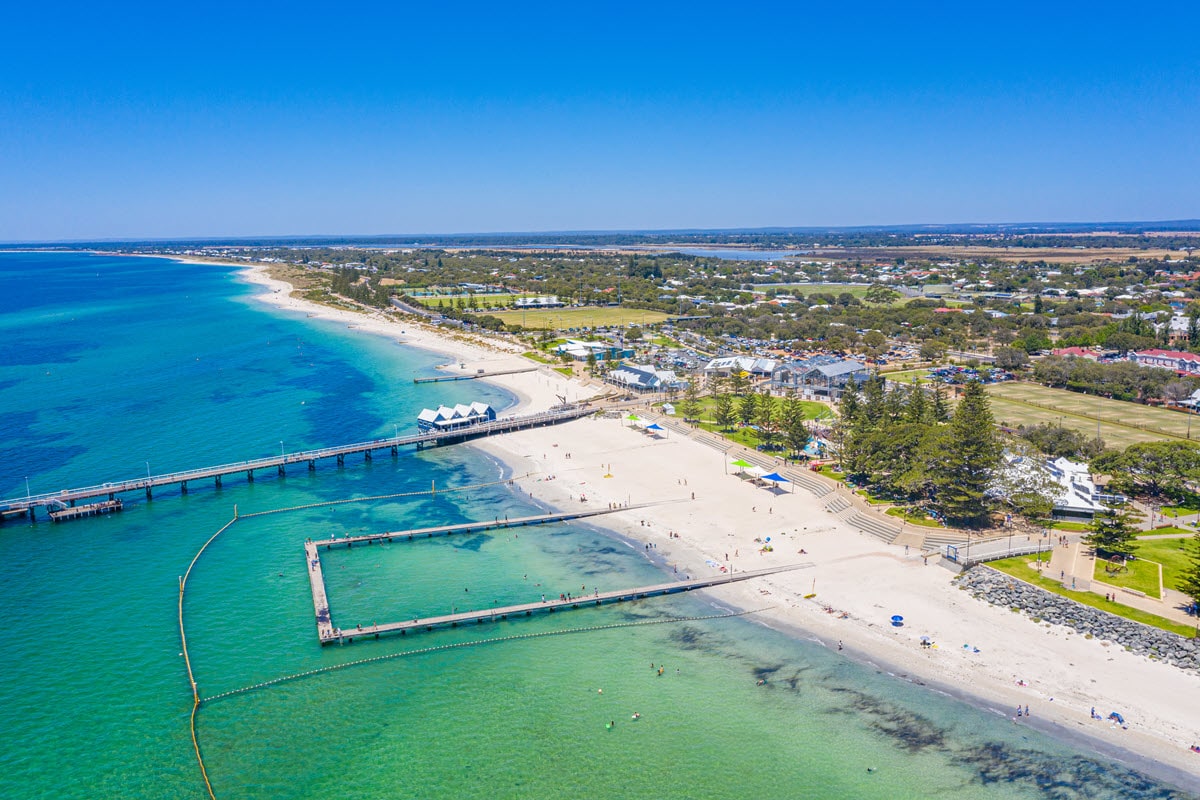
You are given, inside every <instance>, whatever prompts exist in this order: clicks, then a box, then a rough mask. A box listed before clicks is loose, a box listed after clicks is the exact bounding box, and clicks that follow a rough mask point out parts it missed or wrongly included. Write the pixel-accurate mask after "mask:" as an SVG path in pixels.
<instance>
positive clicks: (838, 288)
mask: <svg viewBox="0 0 1200 800" xmlns="http://www.w3.org/2000/svg"><path fill="white" fill-rule="evenodd" d="M773 288H775V289H777V290H778V291H779V292H780V293H781V294H795V293H799V294H802V295H804V296H805V297H809V296H810V295H814V294H817V293H824V294H831V295H833V296H834V297H837V296H838V295H840V294H842V293H843V292H844V293H846V294H849V295H851V296H852V297H854V298H856V299H858V300H863V298H865V297H866V294H867V290H868V289H869V288H871V287H869V286H850V285H848V284H845V283H789V284H787V285H786V286H776V287H773ZM913 299H914V298H911V297H905V296H904V295H900V296H899V297H897V298H896V299H895V300H893V301H892V302H890V303H883V304H879V303H867V305H870V306H880V305H887V306H902V305H904V304H905V303H909V302H911V301H912V300H913ZM864 302H866V301H865V300H864Z"/></svg>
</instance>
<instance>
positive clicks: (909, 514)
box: [885, 506, 942, 528]
mask: <svg viewBox="0 0 1200 800" xmlns="http://www.w3.org/2000/svg"><path fill="white" fill-rule="evenodd" d="M885 513H887V514H888V515H889V516H893V517H899V518H900V519H902V520H904V521H906V522H910V523H912V524H913V525H923V526H925V527H926V528H940V527H942V523H940V522H938V521H937V520H936V519H934V518H933V517H931V516H929V515H928V514H926V513H925V512H924V511H919V510H917V509H914V508H901V507H900V506H896V507H894V508H889V509H888V510H887V511H886V512H885Z"/></svg>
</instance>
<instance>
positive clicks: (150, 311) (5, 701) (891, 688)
mask: <svg viewBox="0 0 1200 800" xmlns="http://www.w3.org/2000/svg"><path fill="white" fill-rule="evenodd" d="M22 258H24V259H25V260H23V261H20V260H18V259H16V258H15V257H11V256H0V289H7V290H8V291H7V292H0V297H7V298H9V299H8V300H7V301H0V302H3V303H8V305H3V304H0V329H3V330H4V331H5V332H7V333H9V338H7V339H6V342H8V343H14V342H15V343H19V344H20V347H19V348H10V347H6V348H5V349H4V350H3V351H2V352H0V414H2V416H0V420H2V421H0V433H2V434H3V440H2V442H0V446H2V449H3V453H2V455H3V461H2V466H0V470H2V471H0V494H3V495H4V496H13V495H23V494H24V477H25V475H26V469H28V472H29V475H30V480H31V483H32V484H33V491H35V492H36V491H48V490H53V489H57V488H62V487H65V486H67V485H77V484H80V483H90V482H93V481H104V480H113V479H116V478H121V477H129V476H131V475H137V474H138V473H139V472H140V471H142V470H144V465H143V462H145V461H147V460H149V461H150V462H151V464H152V465H153V466H154V471H156V472H158V471H166V470H167V469H174V468H180V467H186V466H196V465H199V464H203V463H213V462H219V461H232V460H239V459H243V458H249V457H255V456H260V455H265V454H268V453H270V452H273V451H275V449H276V448H278V446H279V445H278V441H279V440H280V439H283V440H284V441H285V443H286V447H287V449H289V450H291V449H298V448H299V447H302V446H317V445H322V444H333V443H337V442H343V441H354V440H360V439H367V438H373V437H376V436H380V435H387V434H390V433H391V432H392V429H393V425H400V426H401V429H402V430H403V426H405V425H408V426H410V427H411V420H412V418H413V417H414V416H415V413H416V411H417V410H418V409H419V408H420V407H421V406H422V405H432V404H434V403H436V402H439V401H446V402H457V401H461V400H465V399H472V398H474V397H476V396H479V395H480V394H481V393H483V395H484V396H485V399H488V400H491V401H492V402H503V397H502V396H501V395H499V394H498V393H496V392H495V391H494V390H493V391H491V393H490V394H489V393H488V392H489V390H487V389H486V388H485V387H482V386H472V385H468V386H467V387H463V386H461V385H456V384H452V385H450V386H446V385H444V384H443V385H438V384H434V385H428V386H421V387H417V386H414V385H413V384H412V383H411V377H412V375H414V374H425V373H428V372H429V370H430V368H431V367H432V365H433V364H436V363H437V361H438V359H437V358H436V357H434V356H429V355H427V354H421V353H413V352H411V351H406V350H404V349H403V348H400V347H397V346H396V345H395V344H394V343H392V342H388V341H386V340H363V339H361V338H359V337H356V336H355V335H354V334H352V333H349V332H347V331H345V330H344V329H342V328H340V327H339V326H330V325H313V324H312V322H313V321H311V320H305V319H289V318H286V317H280V316H277V315H273V314H270V313H267V312H265V311H263V310H261V309H258V308H256V307H254V306H253V305H251V304H249V303H248V302H247V301H246V300H245V296H246V289H245V288H244V287H241V286H240V285H238V284H236V283H235V282H233V281H232V280H231V278H230V276H229V274H228V273H226V272H223V271H221V270H208V269H201V270H197V268H187V269H184V268H181V267H180V266H179V265H170V264H167V263H166V262H155V261H149V260H141V259H138V260H129V259H125V260H121V259H99V260H93V259H94V258H95V257H90V256H78V255H61V254H60V255H55V256H52V257H51V256H45V257H41V256H39V257H22ZM30 258H32V262H31V261H30ZM38 259H42V260H41V261H39V260H38ZM130 261H134V262H135V263H128V262H130ZM93 273H94V274H95V275H96V276H98V277H97V278H96V279H95V280H97V281H98V285H97V287H94V291H92V290H91V289H89V288H88V287H87V286H84V287H83V289H84V290H85V291H81V292H80V293H77V294H76V295H75V296H78V297H84V298H94V300H92V301H88V302H84V301H80V302H79V303H78V305H77V307H75V308H72V309H70V310H69V312H65V311H64V310H63V308H62V303H61V301H53V298H54V297H55V296H58V297H62V296H65V294H64V292H65V291H66V289H67V288H70V287H74V288H76V289H78V288H79V287H80V284H81V283H82V284H86V283H87V281H88V280H90V279H88V278H87V277H86V276H87V275H90V274H93ZM164 275H166V276H168V277H169V278H170V280H169V284H170V287H171V288H170V289H164V288H163V285H162V284H163V281H162V280H161V278H162V277H163V276H164ZM35 278H36V279H37V280H38V281H40V283H39V284H38V288H37V290H36V291H35V290H33V289H29V287H28V284H29V282H30V281H31V280H34V279H35ZM155 278H158V280H155ZM5 281H6V282H7V283H4V282H5ZM22 287H23V288H22ZM110 290H111V291H110ZM21 291H25V292H26V293H25V294H24V295H22V294H21ZM106 292H108V294H106ZM47 295H49V296H50V297H51V300H50V301H46V300H45V297H46V296H47ZM109 295H111V296H109ZM184 296H186V302H184ZM39 303H40V304H41V305H39ZM185 306H186V308H184V307H185ZM181 309H184V310H181ZM131 315H133V317H132V318H131ZM268 342H270V343H271V344H269V345H268V344H267V343H268ZM197 359H198V360H197ZM197 365H200V366H197ZM293 443H294V444H293ZM160 464H161V467H159V466H158V465H160ZM499 477H501V472H500V468H499V466H498V465H496V464H495V463H493V462H491V461H490V460H488V459H487V458H485V457H484V456H482V455H481V454H479V453H477V452H475V451H473V450H471V449H470V448H468V447H461V446H460V447H451V448H443V449H438V450H428V451H423V452H420V453H416V452H404V453H402V454H401V455H400V456H399V457H398V458H396V459H391V458H379V457H377V458H376V460H375V461H374V462H372V463H370V464H364V463H361V462H355V461H354V460H353V459H351V460H350V461H348V463H347V465H346V467H345V468H343V469H338V468H336V467H335V466H334V465H333V464H332V463H325V462H322V463H321V465H320V466H319V468H318V470H317V471H316V472H313V473H309V472H307V471H304V470H293V471H291V472H289V474H288V475H287V476H286V477H284V478H282V479H279V478H276V477H275V476H274V475H262V476H260V479H259V480H258V481H256V482H255V483H254V484H251V485H248V484H246V483H244V482H242V481H234V480H227V481H226V482H225V486H224V488H223V489H221V490H220V491H216V490H214V489H213V488H212V487H209V486H194V487H193V489H192V492H191V494H189V495H188V496H186V497H181V496H179V495H178V493H177V492H160V493H158V494H157V495H156V498H155V499H154V500H153V501H152V502H149V503H147V502H144V500H143V499H141V498H137V497H133V496H130V498H129V499H130V501H131V503H130V505H129V507H128V508H127V509H126V511H124V512H123V513H121V514H118V515H114V516H111V517H102V518H96V519H91V520H83V521H78V522H71V523H65V524H61V525H52V524H49V523H47V522H44V521H43V522H39V523H37V524H36V525H33V526H30V525H29V524H27V523H25V522H8V523H5V524H4V525H3V526H0V607H2V608H3V609H4V610H5V611H6V612H7V624H6V635H5V637H4V638H3V639H2V640H0V731H2V732H3V734H4V737H3V741H4V745H3V747H2V748H0V797H4V798H20V799H22V800H23V799H24V798H36V797H55V798H60V797H62V798H74V797H79V798H84V797H87V798H95V797H122V798H126V797H127V798H163V797H194V798H199V797H204V796H206V793H205V790H204V785H203V782H202V780H201V778H200V774H199V770H198V768H197V765H196V761H195V757H194V754H193V752H192V747H191V741H190V738H189V733H188V714H189V712H190V709H191V693H190V690H189V687H188V684H187V679H186V673H185V670H184V665H183V660H182V658H180V645H179V634H178V629H177V621H176V599H177V581H178V577H179V575H180V574H181V573H182V572H183V570H184V569H185V568H186V566H187V564H188V562H189V561H190V559H191V558H192V556H193V555H194V554H195V552H196V550H197V549H198V548H199V547H200V545H201V544H202V543H203V542H204V541H205V540H206V539H207V538H208V537H209V536H211V535H212V533H213V532H215V531H216V530H217V529H218V528H220V527H221V526H222V525H223V524H225V522H227V521H228V520H229V519H230V518H231V517H232V515H233V508H234V506H235V505H236V506H237V507H238V508H239V510H240V511H241V513H243V514H245V513H249V512H254V511H260V510H266V509H271V508H281V507H290V506H297V505H302V504H307V503H314V502H322V501H327V500H333V499H339V498H347V497H363V496H375V495H382V494H389V493H400V492H407V491H418V490H423V489H426V488H428V486H429V482H430V481H431V480H436V481H437V483H438V486H439V487H448V486H452V485H460V486H461V485H467V484H475V483H480V482H487V481H493V480H496V479H497V478H499ZM535 510H536V509H535V508H534V507H533V506H532V505H530V504H529V502H528V500H527V499H523V498H521V497H518V496H516V495H514V494H512V493H511V491H510V490H509V489H508V488H506V487H505V486H503V485H497V486H492V487H489V488H485V489H479V490H475V491H473V492H470V493H462V494H444V493H439V494H438V496H437V497H436V498H431V497H418V498H398V499H394V500H383V501H374V502H370V503H362V504H351V505H340V506H332V507H319V508H314V509H307V510H303V511H295V512H289V513H284V514H277V515H271V516H263V517H255V518H249V519H242V520H240V521H239V522H237V523H236V524H235V525H233V526H232V527H230V528H229V529H228V530H227V531H226V533H224V534H223V535H222V536H221V537H220V538H218V539H217V540H216V541H215V542H214V544H213V545H212V546H211V547H210V549H209V550H208V551H207V552H206V553H205V555H204V556H203V557H202V559H201V560H200V562H199V563H198V565H197V567H196V570H195V571H194V573H193V575H192V578H191V580H190V583H189V588H188V594H187V601H186V619H187V625H188V637H189V644H190V652H191V656H192V660H193V665H194V668H195V674H196V679H197V681H198V683H199V686H200V690H201V694H202V695H203V696H205V697H210V696H213V695H217V694H221V693H223V692H228V691H232V690H235V689H238V688H241V687H246V686H250V685H253V684H256V683H259V682H261V681H265V680H271V679H274V678H277V677H280V676H284V675H290V674H294V673H299V672H303V671H307V670H312V669H316V668H320V667H324V666H331V665H336V664H339V663H344V662H349V661H356V660H360V659H366V658H373V657H376V656H381V655H389V654H396V653H402V652H405V651H407V650H415V649H421V648H427V647H430V646H436V645H441V644H447V643H455V642H476V641H481V640H485V639H494V638H501V637H505V636H509V635H524V634H530V633H541V632H552V631H559V630H564V629H575V628H585V627H590V626H607V625H612V624H615V623H622V622H640V621H647V620H659V619H667V618H673V617H691V616H700V615H708V614H713V613H717V612H719V611H721V609H718V608H715V607H714V606H712V605H710V604H709V603H708V602H707V601H706V600H705V599H704V597H703V596H702V595H699V594H697V595H689V596H682V597H671V598H660V599H654V600H649V601H643V602H639V603H635V604H627V605H622V606H617V607H604V608H601V609H594V608H593V609H580V610H578V611H572V612H568V613H560V614H554V615H546V616H543V617H534V618H530V619H523V620H519V621H517V620H514V621H510V622H498V623H495V624H486V625H483V626H473V627H468V628H465V629H457V630H448V631H438V632H434V633H431V634H425V635H421V636H414V637H405V638H403V639H401V638H391V639H383V640H380V641H374V640H359V641H356V642H354V643H353V644H352V645H347V646H340V647H339V646H333V647H326V648H322V647H320V646H319V645H318V644H317V641H316V635H315V626H314V624H313V609H312V603H311V599H310V594H309V587H308V580H307V574H306V568H305V563H304V553H303V550H302V547H301V545H302V543H303V541H304V539H305V538H307V537H314V538H320V537H325V536H328V535H331V534H333V533H338V534H344V533H348V532H350V533H353V532H366V531H380V530H395V529H402V528H411V527H420V526H423V525H431V524H442V523H446V522H451V521H455V520H466V519H487V518H492V517H494V516H496V515H497V514H505V513H507V514H510V515H515V514H522V513H531V512H534V511H535ZM322 557H323V561H324V565H325V574H326V578H327V585H328V589H329V593H330V600H331V605H332V609H333V614H334V618H335V620H336V621H337V622H338V624H340V625H341V626H342V627H343V628H345V627H351V626H353V625H354V624H357V623H360V622H361V623H363V624H370V623H371V622H373V621H376V620H378V621H384V620H392V619H402V618H408V617H409V616H416V615H418V614H420V615H426V614H435V613H447V612H449V611H451V610H452V609H453V608H455V607H457V608H459V609H460V610H461V609H464V608H468V607H475V608H478V607H486V606H487V604H489V603H492V602H498V603H500V604H504V603H511V602H519V601H523V600H535V599H538V598H539V597H540V595H541V593H542V592H543V591H544V592H545V593H546V594H547V595H557V594H558V593H559V592H566V591H572V592H574V591H577V590H578V588H579V587H580V586H587V587H589V590H590V589H591V587H596V586H598V587H599V588H600V589H601V590H604V589H609V588H617V587H621V586H633V585H641V584H646V583H652V582H655V581H656V580H658V579H660V577H661V574H662V573H661V572H660V571H659V568H658V567H656V566H655V565H653V564H651V563H649V562H648V561H647V560H646V559H645V553H644V551H642V550H641V549H640V548H637V547H629V546H627V545H626V544H624V543H623V542H621V541H620V540H618V539H617V538H615V537H612V536H609V535H607V534H605V533H603V532H602V531H600V530H597V529H594V528H590V527H587V526H582V525H555V526H544V527H539V528H532V529H525V530H522V531H520V532H511V531H501V532H497V533H496V534H495V535H490V534H487V535H479V536H472V537H467V538H453V537H452V538H446V539H434V540H429V541H421V542H414V543H411V544H410V543H400V542H397V543H393V544H391V545H386V546H372V547H356V548H354V549H353V550H335V551H332V552H330V553H327V554H323V555H322ZM467 590H469V591H467ZM652 663H653V664H655V665H656V668H655V669H651V667H650V665H651V664H652ZM657 665H665V669H664V674H663V675H662V676H659V675H658V674H657ZM759 680H764V681H765V682H764V683H763V684H762V685H758V681H759ZM598 689H603V692H602V693H601V692H598V691H597V690H598ZM635 712H637V713H640V714H641V719H639V720H637V721H634V720H632V719H631V715H632V714H634V713H635ZM607 723H615V725H613V726H612V728H611V729H609V728H608V727H607V725H606V724H607ZM198 732H199V735H200V740H201V744H202V747H203V751H204V754H205V761H206V763H207V766H208V770H209V774H210V776H211V779H212V782H213V787H214V790H215V791H216V794H217V796H218V797H220V798H232V797H237V798H360V797H361V798H378V797H396V798H406V797H412V798H472V797H479V798H488V799H489V800H495V798H507V797H512V798H526V797H531V798H541V797H545V798H558V797H595V798H610V797H616V798H621V797H628V798H644V797H654V798H726V797H728V798H745V797H764V798H876V797H877V798H907V797H912V798H924V797H973V798H974V797H978V798H1034V797H1054V798H1058V797H1080V798H1082V797H1100V798H1107V797H1170V796H1176V795H1172V793H1171V790H1170V789H1169V788H1167V787H1164V786H1162V785H1161V784H1156V783H1153V782H1150V781H1145V780H1143V779H1141V778H1139V777H1138V776H1136V775H1134V774H1132V773H1128V772H1127V771H1125V770H1124V769H1122V768H1121V767H1119V766H1115V765H1113V764H1111V763H1108V762H1106V761H1103V760H1100V759H1096V758H1092V757H1090V756H1088V755H1087V754H1085V753H1080V752H1079V751H1078V750H1075V749H1073V748H1072V747H1069V746H1067V745H1064V744H1060V743H1058V742H1056V741H1054V740H1052V739H1049V738H1048V737H1045V736H1043V735H1041V734H1039V733H1037V732H1035V731H1031V730H1028V729H1026V728H1023V727H1018V726H1014V725H1012V724H1011V723H1010V722H1008V721H1007V719H1004V718H1002V717H999V716H997V715H995V714H992V713H989V712H987V711H983V710H978V709H976V708H973V707H971V706H968V705H965V704H963V703H960V702H958V701H955V700H953V699H950V698H947V697H945V696H943V695H940V694H937V693H934V692H931V691H929V690H927V689H924V688H922V687H919V686H914V685H912V684H909V683H906V682H904V681H901V680H898V679H895V678H892V677H889V676H887V675H884V674H880V673H878V672H877V671H875V670H873V669H871V668H870V667H865V666H860V665H856V664H853V663H850V662H848V661H847V660H845V659H843V658H841V657H839V656H838V655H837V654H835V653H830V652H828V651H826V650H825V649H824V648H822V647H819V646H816V645H813V644H811V643H808V642H798V641H793V640H791V639H788V638H787V637H784V636H783V635H781V634H779V633H776V632H774V631H771V630H768V629H766V628H764V627H762V626H761V625H758V624H756V623H755V622H753V621H752V618H732V619H719V620H707V621H697V622H683V623H669V624H662V625H643V626H631V627H620V628H604V629H601V630H594V631H589V632H580V633H571V634H569V635H562V636H544V637H525V638H520V639H515V640H510V641H499V642H492V643H483V644H478V645H474V646H467V647H460V648H455V649H449V650H442V651H438V652H431V653H424V654H415V655H410V656H403V657H398V658H391V659H388V660H382V661H378V662H374V663H369V664H365V665H361V666H354V667H349V668H346V669H342V670H337V671H333V672H326V673H322V674H319V675H316V676H313V677H310V678H305V679H302V680H296V681H291V682H286V683H281V684H278V685H275V686H272V687H270V688H266V689H262V690H258V691H251V692H247V693H242V694H237V695H234V696H231V697H227V698H225V699H220V700H215V701H212V702H209V703H206V704H205V705H203V706H202V708H201V710H200V712H199V714H198ZM868 767H870V768H872V770H873V771H868ZM1177 796H1183V795H1177Z"/></svg>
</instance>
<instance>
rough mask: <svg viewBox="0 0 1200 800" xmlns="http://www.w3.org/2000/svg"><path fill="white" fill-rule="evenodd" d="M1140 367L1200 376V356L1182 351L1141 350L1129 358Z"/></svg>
mask: <svg viewBox="0 0 1200 800" xmlns="http://www.w3.org/2000/svg"><path fill="white" fill-rule="evenodd" d="M1129 360H1130V361H1132V362H1133V363H1135V364H1137V365H1138V366H1139V367H1157V368H1158V369H1169V370H1173V371H1174V372H1177V373H1179V374H1180V375H1200V355H1197V354H1196V353H1185V352H1183V351H1181V350H1139V351H1137V352H1136V353H1134V354H1133V355H1131V356H1130V357H1129Z"/></svg>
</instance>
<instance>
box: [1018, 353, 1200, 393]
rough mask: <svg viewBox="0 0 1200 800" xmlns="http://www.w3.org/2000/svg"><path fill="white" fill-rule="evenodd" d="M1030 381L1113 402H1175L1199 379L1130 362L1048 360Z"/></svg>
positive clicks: (1039, 365) (1197, 385)
mask: <svg viewBox="0 0 1200 800" xmlns="http://www.w3.org/2000/svg"><path fill="white" fill-rule="evenodd" d="M1033 378H1034V380H1036V381H1038V382H1039V383H1043V384H1045V385H1046V386H1053V387H1056V388H1061V389H1070V390H1071V391H1075V392H1085V393H1087V394H1099V395H1104V396H1105V397H1111V398H1113V399H1115V400H1146V399H1149V398H1162V399H1164V400H1170V401H1174V402H1178V401H1179V400H1183V399H1185V398H1186V397H1188V396H1189V395H1190V394H1191V393H1192V392H1193V391H1195V390H1196V389H1197V388H1200V378H1196V377H1190V376H1189V377H1184V378H1181V377H1177V376H1176V375H1175V373H1173V372H1171V371H1170V370H1165V369H1157V368H1154V367H1141V366H1138V365H1137V364H1135V363H1133V362H1132V361H1113V362H1108V363H1101V362H1098V361H1092V360H1090V359H1087V358H1061V357H1059V356H1048V357H1046V358H1044V359H1042V360H1040V361H1038V362H1037V363H1036V364H1034V366H1033Z"/></svg>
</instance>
